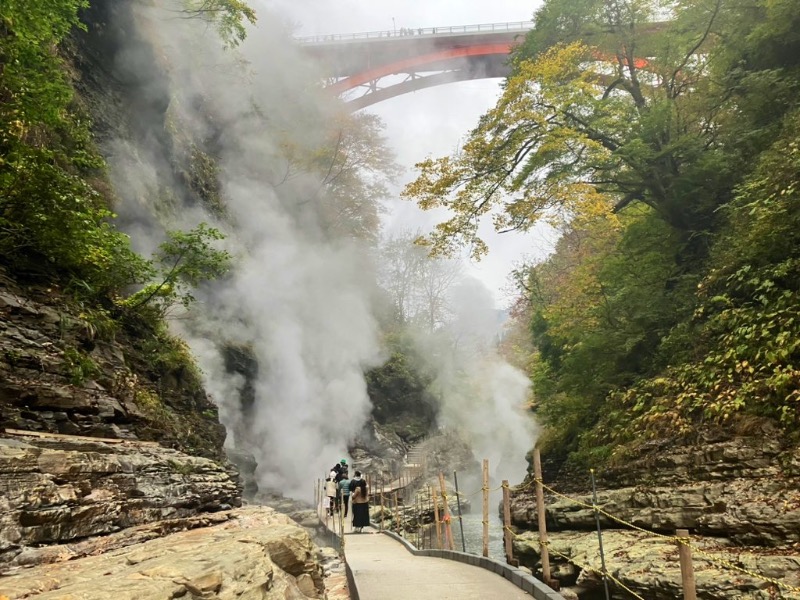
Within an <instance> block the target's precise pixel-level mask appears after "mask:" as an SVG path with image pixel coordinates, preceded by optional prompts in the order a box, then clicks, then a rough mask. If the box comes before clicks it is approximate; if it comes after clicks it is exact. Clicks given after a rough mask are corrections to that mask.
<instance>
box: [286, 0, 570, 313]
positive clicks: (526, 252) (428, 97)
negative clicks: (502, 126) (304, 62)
mask: <svg viewBox="0 0 800 600" xmlns="http://www.w3.org/2000/svg"><path fill="white" fill-rule="evenodd" d="M539 4H540V2H539V0H492V1H487V0H459V1H458V2H456V1H454V0H382V1H380V0H379V1H377V2H376V1H375V0H277V1H276V4H271V5H272V6H273V7H274V6H276V5H277V6H278V7H279V9H280V10H281V12H282V13H283V14H285V15H286V16H287V18H288V19H290V20H291V21H293V22H294V23H296V24H297V26H298V31H297V33H298V35H315V34H329V33H355V32H361V31H375V30H390V29H392V28H393V27H394V26H396V27H397V28H398V29H399V28H401V27H410V28H415V29H416V28H420V27H443V26H449V25H473V24H478V23H502V22H509V21H528V20H530V19H531V17H532V16H533V12H534V10H535V9H536V7H537V6H538V5H539ZM393 19H394V20H393ZM499 84H500V80H498V79H484V80H476V81H465V82H459V83H452V84H449V85H445V86H439V87H434V88H429V89H426V90H420V91H418V92H414V93H412V94H406V95H404V96H399V97H397V98H393V99H391V100H387V101H385V102H382V103H379V104H376V105H374V106H371V107H369V108H367V109H365V110H367V111H370V112H373V113H375V114H378V115H380V117H381V118H382V119H383V121H384V122H385V124H386V133H387V137H388V139H389V143H390V145H391V147H392V149H393V150H394V151H395V152H396V154H397V159H398V162H399V163H400V165H401V166H402V167H403V168H404V169H405V173H404V175H403V177H402V179H401V181H400V183H401V184H403V183H405V182H407V181H410V180H411V179H413V178H414V170H413V165H414V163H416V162H418V161H420V160H422V159H424V158H425V157H426V156H429V155H431V156H434V157H438V156H442V155H445V154H449V153H451V152H452V151H453V150H454V149H455V148H457V147H458V146H459V144H460V142H461V140H462V139H463V138H464V136H465V135H466V134H467V133H468V132H469V131H470V130H471V129H472V128H473V127H474V126H475V125H476V123H477V121H478V117H479V116H480V115H481V114H483V113H484V112H485V111H486V110H487V109H489V108H490V107H491V106H493V105H494V103H495V100H496V99H497V97H498V95H499V93H500V87H499ZM389 210H390V213H389V215H387V217H386V220H385V227H386V230H387V231H389V232H391V231H398V230H403V229H417V228H422V229H423V230H427V229H430V227H431V226H432V225H433V224H434V223H436V222H437V220H441V218H442V216H441V214H440V215H438V218H437V215H436V214H432V213H423V212H422V211H420V210H419V209H417V208H416V206H415V205H414V204H413V203H411V202H407V201H401V200H395V201H392V202H390V203H389ZM481 231H482V233H483V238H484V240H486V241H487V243H488V244H489V255H488V256H487V257H486V258H484V259H483V260H482V261H481V262H480V263H473V262H470V261H466V260H465V267H466V271H467V272H468V273H470V274H472V275H474V276H475V277H477V278H478V279H480V280H481V281H483V282H484V283H485V284H486V285H487V287H489V289H490V290H491V291H492V294H493V295H494V297H495V301H496V302H497V304H498V306H500V307H504V306H505V305H507V303H508V302H507V299H506V294H505V293H504V288H506V287H507V286H506V282H507V276H508V273H509V271H510V270H511V269H512V268H513V267H514V264H515V263H518V262H521V261H522V260H523V259H525V258H535V257H542V256H544V255H545V254H546V253H547V252H548V251H549V249H550V247H551V245H552V243H553V242H554V240H555V238H554V235H553V233H552V231H551V230H549V228H547V227H546V226H542V227H538V228H536V229H535V230H534V231H532V232H531V233H529V234H526V235H521V234H514V233H509V234H504V235H497V234H495V233H494V232H493V231H492V227H491V224H490V223H488V222H487V223H484V225H483V227H482V229H481Z"/></svg>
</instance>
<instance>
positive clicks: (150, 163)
mask: <svg viewBox="0 0 800 600" xmlns="http://www.w3.org/2000/svg"><path fill="white" fill-rule="evenodd" d="M177 6H178V5H177V4H175V3H171V2H157V3H154V4H153V5H152V6H143V5H139V4H133V3H130V4H128V5H127V7H126V8H124V9H120V8H114V9H110V13H109V15H108V16H109V18H110V20H111V21H112V22H113V21H114V20H116V21H117V22H123V23H125V24H127V25H131V24H132V25H134V27H133V28H131V30H130V32H129V35H128V36H127V37H126V38H125V39H124V41H122V42H119V43H120V45H119V46H118V47H117V48H116V54H115V56H114V59H113V60H114V65H115V68H116V70H118V71H122V72H124V73H125V74H126V81H127V82H129V88H133V89H129V90H128V92H129V93H128V94H127V95H126V96H125V97H124V98H121V102H123V103H125V104H126V106H125V108H126V109H127V110H128V111H129V112H130V113H131V115H130V116H129V117H128V118H127V120H128V122H131V123H137V125H138V126H139V128H140V129H142V130H144V131H145V133H144V134H140V135H133V134H131V135H127V133H128V132H126V131H125V130H122V131H120V132H119V133H120V135H118V136H117V137H115V138H113V139H106V140H105V141H104V146H105V148H106V149H107V150H108V152H107V155H108V161H109V163H110V166H111V173H112V179H113V181H114V184H115V187H116V188H117V193H118V194H119V196H120V198H121V200H120V203H119V206H118V207H117V211H118V213H119V215H120V221H121V223H122V224H123V225H125V224H127V226H126V229H127V231H128V232H129V233H130V235H131V237H132V240H133V242H134V245H135V246H136V247H137V248H139V249H140V250H144V251H147V250H148V249H152V248H155V247H156V246H157V244H158V243H159V242H160V240H161V239H162V238H163V235H164V231H165V230H166V229H175V228H178V229H187V228H190V227H193V226H196V225H197V224H198V223H200V222H208V223H210V224H212V225H213V226H215V227H218V228H219V229H221V230H222V231H224V233H225V234H226V236H227V239H226V240H225V245H226V246H227V248H228V249H229V251H231V252H232V253H233V254H234V255H235V257H236V258H235V260H236V264H235V267H234V269H233V271H232V272H231V273H230V274H229V276H228V277H227V278H226V279H225V280H224V281H218V282H215V283H213V284H209V285H206V286H204V287H203V289H201V290H198V291H197V293H196V294H195V295H196V296H197V298H198V299H199V301H200V302H199V304H198V306H196V307H195V308H193V310H192V311H191V312H190V313H189V314H188V315H183V316H181V319H180V320H176V321H174V322H173V325H174V326H175V329H176V331H178V332H179V333H180V334H181V335H182V336H183V337H184V338H185V339H186V340H187V341H188V342H189V344H190V346H191V347H192V349H193V351H194V352H195V354H196V356H197V358H198V361H199V363H200V366H201V368H202V370H203V373H204V376H205V384H206V388H207V389H208V390H209V392H210V393H211V394H212V396H213V398H214V400H215V402H216V403H217V404H218V406H219V409H220V418H221V420H222V422H223V423H224V424H225V426H226V428H227V429H228V432H229V436H228V444H229V446H231V447H235V448H236V449H237V450H243V451H247V452H250V453H252V454H253V455H254V456H255V458H256V461H257V463H258V467H257V471H256V478H257V480H258V482H259V485H260V486H262V487H265V488H270V489H276V490H280V491H282V492H283V493H285V494H289V495H300V496H309V495H310V486H309V484H308V482H310V481H313V480H314V478H315V477H317V476H319V474H320V473H323V472H324V469H325V468H327V467H329V466H330V465H329V464H327V463H328V462H330V461H331V460H332V458H338V457H342V456H346V455H347V446H348V443H349V442H350V441H351V440H352V439H353V438H354V437H355V436H356V434H358V433H359V432H360V431H361V430H362V428H363V427H364V425H365V423H366V421H367V418H368V416H369V413H370V403H369V398H368V396H367V393H366V384H365V381H364V377H363V372H364V370H365V369H367V368H369V367H370V366H374V365H376V364H378V363H379V362H380V360H381V349H380V346H379V342H378V336H377V323H376V320H375V318H374V317H373V310H372V301H373V298H374V296H375V290H374V281H375V277H374V275H373V268H372V263H371V252H370V247H369V242H368V240H360V239H358V238H357V237H354V236H347V235H342V234H339V233H338V232H337V231H335V230H334V229H333V228H331V226H330V223H329V222H326V218H327V214H326V210H330V207H329V206H328V205H327V204H326V203H327V202H328V200H329V199H328V198H327V197H326V190H325V189H324V184H323V182H322V181H321V180H320V179H319V178H318V177H317V176H315V175H313V174H310V173H309V172H307V171H304V170H303V168H302V165H298V164H296V161H295V158H293V157H294V156H295V155H297V154H300V155H302V154H303V153H304V152H305V153H307V154H310V153H312V152H314V151H315V149H317V148H318V147H319V145H320V143H321V142H323V141H324V138H325V136H326V135H328V134H329V133H330V130H331V122H332V121H333V120H334V118H335V115H336V114H337V111H340V110H341V109H340V108H339V107H338V106H337V103H336V101H335V100H334V99H332V98H328V97H323V93H322V92H321V90H320V89H319V87H318V85H317V81H318V77H317V74H316V73H313V72H312V69H311V65H309V64H307V63H306V62H304V61H303V60H301V59H300V56H299V54H298V52H297V50H296V49H294V48H293V47H292V44H291V43H289V41H288V37H287V34H286V32H285V31H284V30H283V29H282V27H281V26H280V24H279V19H278V18H276V17H275V16H274V15H271V14H270V13H269V12H268V11H263V12H261V14H260V23H261V24H260V25H259V27H258V29H256V30H254V31H251V32H250V35H249V37H248V39H247V41H246V42H245V43H244V44H243V45H242V46H241V47H240V48H239V49H237V50H236V51H225V50H223V48H222V45H221V43H220V42H219V41H218V40H217V38H216V33H215V32H214V31H213V30H209V29H208V26H207V24H205V23H204V22H202V21H200V20H196V19H181V18H174V12H171V11H174V10H177ZM112 27H113V25H112ZM141 98H144V99H145V100H142V101H141V102H139V101H130V102H126V100H128V99H141ZM147 99H149V101H147ZM165 100H166V103H165ZM147 131H150V132H151V133H149V134H148V133H146V132H147ZM131 133H133V132H131ZM198 154H202V155H203V156H205V157H206V158H207V159H208V161H209V164H210V166H209V167H208V169H206V171H208V172H204V171H203V170H202V169H199V167H198V164H197V162H198V161H197V160H195V159H196V157H197V155H198ZM165 162H166V163H167V164H166V165H165ZM198 176H199V177H201V178H204V184H203V185H193V184H192V182H193V181H195V179H196V178H197V177H198ZM187 181H188V183H189V185H187ZM203 189H206V190H207V189H211V190H212V191H214V192H215V193H214V194H211V196H213V197H211V198H209V197H208V196H209V194H206V197H204V196H203V194H202V193H200V192H201V191H202V190H203ZM231 346H237V347H244V348H247V352H248V354H249V355H250V356H251V357H252V360H253V361H254V363H255V364H256V365H257V369H254V370H253V372H252V373H250V374H249V375H248V376H247V377H245V376H243V374H242V373H241V372H237V371H235V370H234V371H231V370H230V369H228V368H227V367H226V361H225V348H226V347H231ZM245 386H250V388H251V389H250V390H249V391H248V393H247V394H246V395H248V396H249V397H250V398H249V399H248V400H247V401H245V402H244V403H243V402H242V393H243V391H245V390H244V387H245ZM250 392H251V393H250Z"/></svg>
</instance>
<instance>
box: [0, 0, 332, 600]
mask: <svg viewBox="0 0 800 600" xmlns="http://www.w3.org/2000/svg"><path fill="white" fill-rule="evenodd" d="M133 5H134V3H133V2H128V1H119V2H118V1H115V0H114V1H112V0H95V1H93V2H92V3H91V8H89V9H88V10H87V11H86V12H85V13H84V15H83V19H84V21H85V22H86V23H87V25H88V29H87V31H85V32H75V35H74V36H73V38H72V39H71V40H70V43H69V44H67V47H66V48H64V49H63V50H64V53H65V56H66V58H67V59H68V62H69V65H70V73H71V76H72V77H73V82H74V85H75V88H76V91H77V94H78V96H77V101H78V102H79V103H81V104H82V105H83V107H84V108H85V109H86V111H87V112H88V113H89V114H90V115H91V117H92V121H93V132H94V134H95V141H96V143H97V144H98V147H99V148H100V149H101V151H102V153H103V154H104V155H105V156H106V157H107V158H109V159H111V158H113V157H114V156H115V153H117V152H118V151H119V149H120V148H119V144H120V143H124V142H125V141H126V140H129V141H131V142H132V144H131V145H132V146H136V147H138V148H145V147H146V148H147V149H148V151H149V152H156V153H157V154H158V155H157V156H148V160H147V163H148V164H156V165H158V166H159V172H158V173H156V174H155V176H154V181H156V182H157V183H156V185H155V187H153V188H149V189H147V190H145V189H142V188H139V189H136V188H131V187H130V186H128V184H129V183H131V182H130V181H129V180H126V179H125V177H126V173H125V172H124V165H120V163H114V165H115V166H114V167H113V168H115V169H120V168H122V170H121V171H117V172H114V173H113V177H112V179H113V180H114V181H115V182H119V181H121V182H122V184H123V185H124V186H126V187H127V189H126V192H127V194H124V195H123V194H120V193H119V192H120V191H121V190H120V189H117V190H113V191H112V190H108V189H104V190H103V195H104V196H106V197H113V196H114V195H115V194H116V196H117V200H116V203H117V204H116V205H115V206H114V207H113V208H114V209H115V211H116V212H119V213H120V215H121V218H120V219H119V223H120V224H121V225H122V226H123V227H124V228H126V230H128V231H136V230H137V228H149V227H152V226H153V224H154V221H153V212H154V211H155V213H158V210H159V206H162V207H163V209H164V211H165V212H166V213H169V211H174V210H175V209H176V207H177V206H189V205H192V204H204V205H205V206H211V205H214V203H215V202H217V201H218V198H217V189H216V181H215V178H214V173H213V171H214V169H213V164H211V161H210V159H209V155H208V154H206V153H205V152H204V151H203V150H201V149H200V148H201V147H202V148H203V149H208V148H209V144H211V142H210V141H209V140H208V139H202V140H193V139H190V137H189V136H187V135H185V132H183V131H181V130H180V129H176V128H175V127H174V123H170V122H169V115H168V113H167V109H168V107H169V103H170V100H171V98H170V92H169V89H168V85H167V78H166V76H165V74H164V72H163V71H161V70H159V68H158V65H157V64H156V63H157V60H156V59H157V57H156V56H155V53H154V51H153V50H152V49H151V48H150V47H149V46H148V44H147V43H146V42H145V41H144V39H143V38H141V37H140V35H139V34H140V31H139V29H138V26H139V25H138V24H137V23H136V22H135V20H134V19H133V13H132V12H131V10H130V8H131V7H132V6H133ZM122 53H128V54H127V55H126V56H124V57H123V56H121V54H122ZM137 61H139V63H141V61H145V62H148V61H149V62H148V64H147V65H146V66H145V67H144V68H141V69H138V68H130V67H131V65H132V64H134V63H136V62H137ZM143 73H147V74H148V76H147V77H146V78H144V79H143V78H142V74H143ZM205 131H206V133H208V131H209V130H208V129H206V130H205ZM207 142H208V144H207ZM110 162H113V161H110ZM127 176H128V177H133V178H135V177H136V176H137V171H136V169H132V170H131V172H130V173H128V174H127ZM132 189H134V193H133V194H131V193H130V192H131V190H132ZM137 191H138V192H141V194H138V195H137V193H136V192H137ZM123 196H124V197H123ZM122 203H125V204H124V205H123V204H122ZM159 203H163V204H162V205H160V204H159ZM123 208H124V210H120V209H123ZM156 221H157V219H156ZM154 238H157V236H154ZM138 239H139V241H140V242H141V240H143V239H144V240H146V239H147V238H146V236H144V237H141V238H138ZM147 243H149V242H147V241H145V243H144V244H143V245H142V244H140V245H138V246H137V249H138V250H140V251H143V252H148V251H150V250H152V247H148V246H147ZM104 309H109V310H110V307H109V306H106V307H103V306H87V305H83V304H79V303H77V302H76V300H75V299H74V297H73V296H71V295H70V294H68V293H67V292H66V291H64V290H63V289H61V288H60V287H59V285H57V284H56V283H51V284H43V283H42V282H41V281H39V282H35V283H32V282H29V281H20V280H18V279H16V278H15V277H12V276H11V275H9V274H8V273H7V272H5V271H0V574H2V577H0V598H13V599H17V598H43V599H46V598H64V597H67V596H69V597H81V598H98V599H100V598H109V597H112V596H113V597H114V598H120V599H124V598H131V599H134V598H136V599H139V598H152V599H162V598H163V599H164V600H166V599H168V598H175V597H216V598H253V599H255V598H258V599H260V600H264V599H271V598H280V599H286V598H296V599H304V598H321V597H324V596H325V593H326V592H325V590H324V583H323V572H322V568H321V567H320V560H321V559H320V556H321V555H320V551H319V549H318V548H317V547H316V546H315V545H314V543H313V542H312V540H311V538H310V536H309V534H308V532H307V531H306V530H304V529H303V528H301V527H299V526H297V525H296V524H295V523H294V522H292V521H291V520H290V519H288V518H287V517H285V516H283V515H279V514H277V513H276V512H275V511H273V510H272V509H269V508H266V507H251V508H245V509H242V508H237V507H239V506H240V505H241V497H242V487H241V484H240V482H239V475H238V473H237V471H236V469H235V468H233V466H232V465H231V464H230V463H229V462H228V460H227V458H226V457H225V453H224V450H223V445H224V442H225V437H226V431H225V428H224V427H223V426H222V425H221V424H220V420H219V415H218V410H217V406H216V405H215V404H214V403H213V402H212V401H211V399H210V397H209V395H208V394H207V392H206V390H205V389H204V388H203V385H202V382H201V380H200V374H199V371H198V370H197V369H196V368H195V367H194V366H193V365H192V364H191V362H189V361H187V360H185V359H186V356H187V349H186V347H185V346H184V345H183V344H182V343H181V342H179V341H176V340H174V339H172V338H169V336H166V335H165V334H164V333H163V332H156V331H151V330H149V329H148V326H143V325H145V324H141V323H139V324H134V325H137V326H134V327H129V325H130V323H125V322H123V321H119V322H116V323H113V322H112V320H111V319H109V314H108V313H106V312H104ZM162 358H163V359H165V360H162ZM340 597H341V596H340Z"/></svg>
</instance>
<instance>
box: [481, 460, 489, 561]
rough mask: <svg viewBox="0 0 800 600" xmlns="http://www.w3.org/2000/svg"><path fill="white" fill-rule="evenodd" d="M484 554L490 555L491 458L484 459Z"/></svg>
mask: <svg viewBox="0 0 800 600" xmlns="http://www.w3.org/2000/svg"><path fill="white" fill-rule="evenodd" d="M482 491H483V556H489V460H488V459H486V458H484V459H483V488H482Z"/></svg>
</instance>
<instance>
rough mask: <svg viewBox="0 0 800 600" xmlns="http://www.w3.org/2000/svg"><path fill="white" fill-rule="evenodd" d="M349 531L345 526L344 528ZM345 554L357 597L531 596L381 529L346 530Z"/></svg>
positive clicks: (510, 599)
mask: <svg viewBox="0 0 800 600" xmlns="http://www.w3.org/2000/svg"><path fill="white" fill-rule="evenodd" d="M345 531H347V529H345ZM344 549H345V556H346V557H347V563H348V564H349V565H350V569H351V570H352V572H353V577H354V578H355V581H356V586H357V587H358V593H359V600H409V599H412V598H413V599H414V600H491V599H495V598H502V599H503V600H516V599H517V598H526V599H528V600H530V598H531V595H530V594H527V593H525V592H523V591H522V590H521V589H519V588H518V587H517V586H515V585H514V584H512V583H511V582H510V581H508V580H506V579H504V578H503V577H501V576H500V575H497V574H495V573H492V572H491V571H488V570H487V569H482V568H480V567H475V566H472V565H467V564H464V563H459V562H456V561H452V560H447V559H444V558H431V557H427V556H414V555H412V554H411V553H409V552H408V550H406V549H405V548H404V547H403V546H402V545H401V544H400V543H398V542H396V541H394V540H393V539H391V538H390V537H389V536H387V535H383V534H381V533H376V532H375V533H373V532H371V531H370V532H368V531H367V530H366V529H365V530H364V533H352V534H351V533H347V534H346V535H345V548H344Z"/></svg>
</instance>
